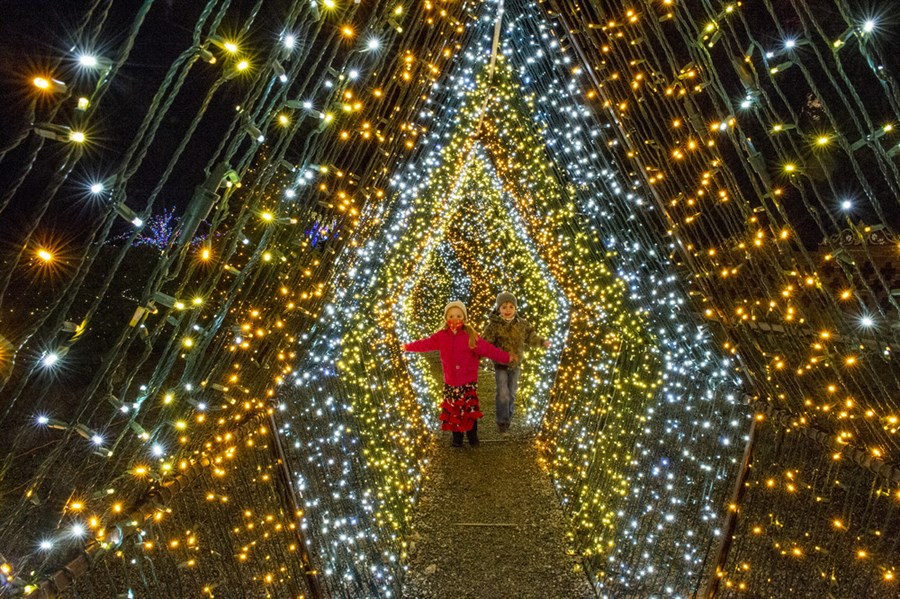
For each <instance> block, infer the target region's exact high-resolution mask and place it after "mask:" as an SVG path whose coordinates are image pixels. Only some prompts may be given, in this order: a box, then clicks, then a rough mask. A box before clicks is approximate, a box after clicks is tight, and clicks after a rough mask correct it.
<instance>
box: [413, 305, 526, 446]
mask: <svg viewBox="0 0 900 599" xmlns="http://www.w3.org/2000/svg"><path fill="white" fill-rule="evenodd" d="M444 319H445V320H446V321H447V326H446V327H444V328H442V329H441V330H439V331H438V332H437V333H435V334H434V335H432V336H431V337H426V338H425V339H419V340H418V341H413V342H412V343H406V344H404V345H403V349H404V350H405V351H408V352H429V351H439V352H441V366H442V367H443V369H444V401H443V403H442V404H441V408H443V410H442V412H441V430H445V431H451V432H452V433H453V435H452V438H453V446H454V447H462V440H463V433H466V437H468V438H469V443H470V444H471V445H478V419H479V418H481V417H482V416H483V414H482V413H481V409H480V408H479V406H478V392H477V387H478V359H479V358H480V357H482V356H485V357H488V358H490V359H491V360H493V361H495V362H500V363H501V364H508V363H510V362H515V361H516V360H518V356H516V355H515V354H513V353H506V352H505V351H503V350H502V349H499V348H497V347H494V346H493V345H491V344H490V343H488V342H487V341H485V340H484V339H482V338H481V337H479V336H478V333H476V332H475V329H473V328H472V327H471V326H469V325H467V324H466V306H465V305H464V304H463V303H462V302H450V303H449V304H447V307H446V308H444Z"/></svg>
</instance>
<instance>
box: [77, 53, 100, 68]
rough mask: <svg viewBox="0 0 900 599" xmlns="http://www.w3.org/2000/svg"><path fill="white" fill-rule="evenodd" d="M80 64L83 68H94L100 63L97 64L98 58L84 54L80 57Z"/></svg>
mask: <svg viewBox="0 0 900 599" xmlns="http://www.w3.org/2000/svg"><path fill="white" fill-rule="evenodd" d="M78 64H80V65H81V66H83V67H88V68H94V67H95V66H97V64H99V63H98V62H97V57H96V56H93V55H91V54H82V55H81V56H79V57H78Z"/></svg>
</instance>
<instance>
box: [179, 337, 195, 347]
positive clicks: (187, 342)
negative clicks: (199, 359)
mask: <svg viewBox="0 0 900 599" xmlns="http://www.w3.org/2000/svg"><path fill="white" fill-rule="evenodd" d="M181 344H182V345H183V346H185V347H187V348H191V347H194V340H193V339H191V338H190V337H185V338H184V339H183V340H182V341H181Z"/></svg>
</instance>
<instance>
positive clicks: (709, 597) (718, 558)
mask: <svg viewBox="0 0 900 599" xmlns="http://www.w3.org/2000/svg"><path fill="white" fill-rule="evenodd" d="M761 416H762V415H761V414H754V415H753V421H752V422H751V423H750V431H749V433H748V434H747V445H746V446H745V447H744V457H743V459H742V460H741V467H740V469H739V470H738V475H737V479H736V480H735V481H734V489H732V491H731V501H729V502H728V513H727V514H726V516H725V522H724V523H723V525H722V529H723V530H722V538H721V539H720V541H719V546H718V548H717V549H716V554H715V559H714V560H713V563H714V565H715V568H714V569H713V572H712V574H711V575H710V578H709V580H708V581H707V583H706V588H705V589H704V590H702V591H701V592H700V593H699V594H698V597H701V598H702V599H715V597H717V596H718V593H719V582H720V581H721V580H722V577H723V576H724V575H725V570H724V568H725V563H726V562H727V561H728V552H729V550H730V549H731V545H732V542H733V541H734V531H735V530H736V529H737V524H738V511H739V510H740V506H741V501H742V500H743V498H744V492H745V491H746V490H747V479H748V478H749V477H750V464H751V462H752V461H753V449H754V447H755V445H756V438H757V427H758V425H759V422H760V421H761V420H762V418H761Z"/></svg>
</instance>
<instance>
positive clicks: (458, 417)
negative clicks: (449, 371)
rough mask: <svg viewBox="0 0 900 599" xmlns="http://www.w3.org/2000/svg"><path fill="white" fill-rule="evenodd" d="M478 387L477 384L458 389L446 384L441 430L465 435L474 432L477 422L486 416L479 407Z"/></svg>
mask: <svg viewBox="0 0 900 599" xmlns="http://www.w3.org/2000/svg"><path fill="white" fill-rule="evenodd" d="M477 386H478V384H477V383H467V384H465V385H460V386H458V387H453V386H451V385H447V384H446V383H445V384H444V401H443V403H441V408H442V411H441V430H444V431H453V432H454V433H465V432H468V431H470V430H472V425H473V424H474V423H475V421H476V420H478V419H479V418H481V417H482V416H484V414H482V413H481V407H480V406H479V405H478V391H477Z"/></svg>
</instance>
